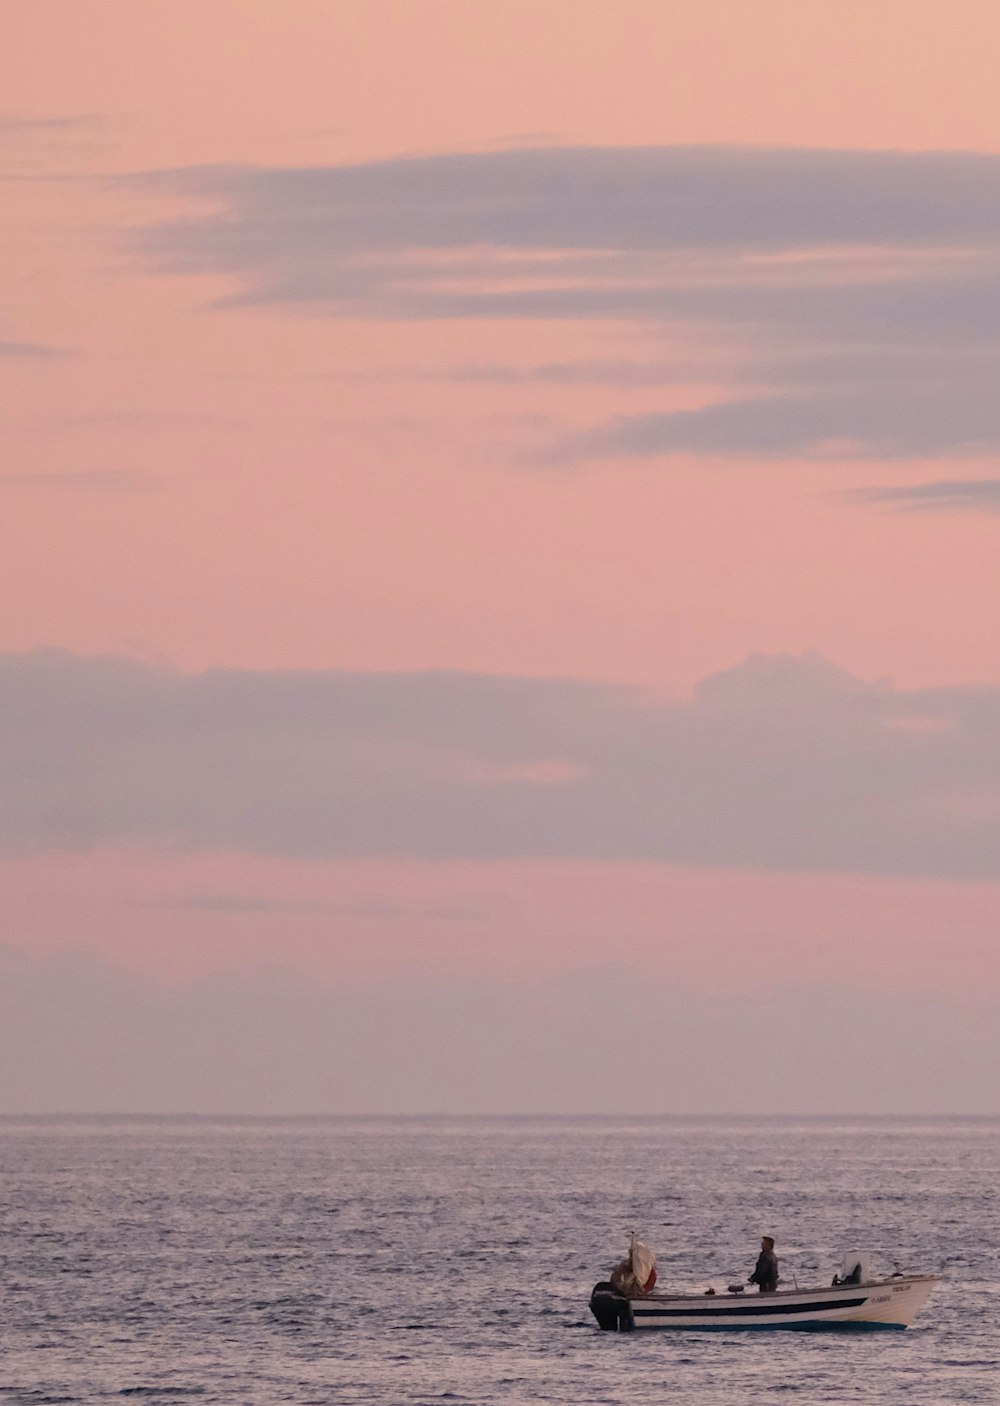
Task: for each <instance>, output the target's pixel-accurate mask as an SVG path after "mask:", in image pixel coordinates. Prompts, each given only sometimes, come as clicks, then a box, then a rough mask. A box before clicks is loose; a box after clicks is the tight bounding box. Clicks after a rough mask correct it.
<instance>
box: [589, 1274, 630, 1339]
mask: <svg viewBox="0 0 1000 1406" xmlns="http://www.w3.org/2000/svg"><path fill="white" fill-rule="evenodd" d="M590 1311H591V1313H592V1314H593V1315H594V1317H595V1318H596V1319H597V1323H598V1326H599V1327H600V1328H602V1329H603V1330H604V1332H606V1333H631V1331H632V1329H633V1328H634V1327H635V1322H634V1320H633V1318H632V1307H631V1305H630V1303H629V1301H628V1299H627V1298H625V1296H624V1294H619V1293H618V1291H617V1289H616V1288H615V1286H614V1285H613V1284H612V1283H611V1282H610V1281H609V1280H607V1279H602V1280H601V1281H600V1283H599V1284H595V1285H594V1287H593V1289H592V1291H591V1294H590Z"/></svg>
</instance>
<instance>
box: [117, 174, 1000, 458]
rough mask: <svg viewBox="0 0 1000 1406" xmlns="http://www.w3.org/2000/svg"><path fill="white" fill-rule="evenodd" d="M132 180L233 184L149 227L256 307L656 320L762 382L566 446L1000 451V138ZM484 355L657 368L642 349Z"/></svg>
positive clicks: (581, 374)
mask: <svg viewBox="0 0 1000 1406" xmlns="http://www.w3.org/2000/svg"><path fill="white" fill-rule="evenodd" d="M130 181H131V184H132V185H133V186H137V187H139V188H142V189H154V190H156V191H174V192H176V193H177V194H178V195H181V196H195V197H198V198H201V199H202V200H204V201H206V202H208V203H209V208H208V209H205V210H204V211H203V213H201V214H195V215H190V214H189V215H187V216H186V217H185V218H184V219H175V220H170V221H166V222H162V223H160V224H158V225H156V226H154V227H153V228H150V229H146V230H144V231H142V232H140V233H139V234H138V235H137V236H136V247H137V249H138V250H139V252H140V253H141V254H142V256H143V257H145V258H146V259H147V260H150V261H152V262H153V263H154V265H155V266H157V267H160V268H163V269H166V270H170V271H172V272H177V271H186V272H190V273H212V274H218V273H223V274H225V273H228V274H230V275H232V276H233V277H234V278H235V279H236V280H237V283H238V291H237V292H235V293H234V294H233V296H232V298H230V299H229V300H228V302H229V303H230V304H232V303H240V302H244V303H255V302H259V303H266V302H280V303H284V304H287V305H288V306H290V307H293V308H297V309H299V310H301V311H302V312H304V313H311V314H316V313H325V314H328V315H332V316H342V317H361V318H365V317H370V318H382V319H385V318H390V319H391V318H497V317H501V318H523V319H553V318H561V319H577V320H580V319H587V320H608V319H613V320H615V321H617V322H621V321H626V322H632V323H636V324H639V323H641V324H645V325H646V326H647V327H649V326H652V327H654V328H657V329H661V330H663V331H665V332H667V333H669V335H670V337H671V339H672V341H673V342H674V343H675V344H676V343H678V342H679V343H681V344H684V345H686V346H687V347H688V349H689V350H690V351H691V352H692V353H701V354H702V356H703V354H704V352H705V349H706V347H711V348H712V349H713V351H714V352H715V353H716V355H717V357H719V358H721V361H722V363H723V364H724V363H725V362H729V363H730V371H729V373H728V376H727V373H726V372H725V371H723V372H722V377H723V379H728V382H729V383H730V385H731V390H732V389H735V388H737V387H739V386H742V387H744V392H743V393H742V394H739V395H733V394H729V395H728V396H726V397H725V398H724V400H723V403H721V404H718V405H715V406H709V407H707V408H705V409H693V410H689V411H683V412H678V413H675V414H672V415H659V416H657V415H645V416H641V417H636V418H634V419H627V420H618V421H615V422H612V423H610V424H607V425H603V426H598V427H595V428H594V429H593V430H592V431H591V432H589V433H585V434H582V435H577V436H571V437H569V438H567V439H566V440H565V441H563V442H562V443H561V444H559V445H557V446H555V447H554V449H553V450H552V454H551V456H550V457H556V458H559V459H560V460H561V461H563V462H569V461H571V460H573V459H574V458H588V457H593V456H595V455H615V456H621V455H631V454H635V455H652V454H671V453H677V452H684V453H688V454H691V453H693V454H719V453H722V454H736V455H746V456H752V457H790V456H795V457H809V458H813V457H815V458H828V457H831V455H834V456H836V457H847V458H852V457H866V458H870V457H879V458H887V459H899V458H906V457H915V456H919V457H936V456H944V455H949V454H950V455H956V454H979V453H982V452H984V451H985V452H989V451H992V450H995V449H996V448H998V447H1000V414H998V412H997V409H996V402H997V397H996V394H995V384H996V368H997V365H998V362H1000V331H998V328H1000V156H997V155H993V154H972V153H960V152H915V153H906V152H862V151H824V150H792V149H787V150H769V149H756V148H736V147H697V148H689V147H647V148H613V147H612V148H601V147H548V148H542V149H531V148H528V149H525V148H519V149H515V150H501V151H485V152H477V153H464V154H445V155H437V156H425V157H410V158H401V159H397V160H390V161H380V162H371V163H367V164H362V165H356V166H333V167H312V168H302V169H297V168H281V167H278V168H263V167H251V166H214V167H201V168H189V169H185V170H177V171H164V172H153V173H147V174H145V175H141V176H135V177H131V178H130ZM915 349H917V350H916V351H915ZM971 357H975V358H976V359H977V360H976V365H975V367H974V368H973V374H972V375H971V376H970V375H969V370H970V367H969V362H970V358H971ZM685 360H690V358H689V357H688V356H686V355H685V356H681V357H680V358H679V361H680V362H681V363H683V362H684V361H685ZM479 374H480V375H481V376H482V375H484V374H485V375H486V376H487V378H490V379H494V380H496V381H498V382H502V381H504V380H509V381H510V382H511V383H512V384H516V383H517V382H518V381H519V379H520V378H521V376H522V375H523V376H525V377H526V378H531V377H534V378H535V379H538V380H548V381H551V382H553V383H560V382H562V383H565V384H571V383H574V382H585V381H587V380H588V379H592V378H595V377H596V379H599V380H606V381H609V382H610V383H612V384H620V385H640V384H648V383H649V382H647V381H646V379H645V375H646V373H644V372H643V371H642V370H641V369H640V368H638V367H636V366H634V365H633V366H629V365H628V363H618V364H612V363H606V364H604V365H603V367H602V366H600V365H594V364H591V365H590V367H589V369H588V367H587V365H586V363H583V362H581V363H580V364H579V365H578V366H577V367H576V368H575V369H574V367H573V366H572V365H571V364H566V365H565V366H560V365H558V364H553V365H552V366H550V367H548V368H546V367H545V366H544V365H543V366H540V367H536V368H535V370H534V371H533V372H531V371H529V372H527V373H514V372H511V371H509V370H504V369H502V368H493V369H492V370H491V369H489V368H487V369H486V371H485V372H480V373H479ZM476 375H477V373H476V371H475V369H474V368H472V369H471V370H470V371H468V372H467V373H466V377H467V378H469V379H475V378H476ZM665 379H669V377H667V378H665ZM674 379H676V377H675V378H674ZM747 386H752V387H754V392H753V393H752V394H749V395H748V394H746V393H745V388H746V387H747ZM793 387H797V391H795V392H794V393H793V390H792V388H793Z"/></svg>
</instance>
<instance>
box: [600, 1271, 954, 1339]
mask: <svg viewBox="0 0 1000 1406" xmlns="http://www.w3.org/2000/svg"><path fill="white" fill-rule="evenodd" d="M936 1280H937V1276H936V1275H934V1274H919V1275H905V1276H904V1275H900V1276H898V1277H896V1278H893V1279H886V1280H878V1281H874V1282H871V1283H867V1284H851V1285H846V1284H845V1285H839V1286H837V1287H836V1288H828V1289H786V1290H781V1291H779V1292H778V1293H774V1294H707V1295H696V1294H681V1295H667V1294H649V1295H647V1296H646V1297H645V1298H641V1299H625V1298H623V1297H622V1296H621V1295H620V1294H616V1293H615V1291H614V1290H613V1289H612V1288H611V1286H610V1285H603V1284H598V1285H597V1286H596V1287H595V1289H594V1292H593V1294H592V1295H591V1299H590V1307H591V1312H592V1313H593V1314H594V1317H595V1318H596V1319H597V1321H598V1323H599V1324H600V1326H601V1327H602V1328H605V1329H607V1330H611V1331H615V1330H617V1331H619V1332H632V1331H636V1332H638V1331H640V1330H641V1331H646V1330H648V1329H651V1328H659V1329H664V1328H673V1329H678V1328H680V1329H685V1330H690V1329H697V1330H705V1329H723V1330H726V1331H729V1332H732V1331H734V1330H737V1329H742V1328H771V1329H774V1328H799V1329H808V1330H815V1329H822V1328H906V1327H908V1326H909V1325H910V1324H911V1323H912V1322H913V1319H914V1318H915V1317H916V1315H917V1313H918V1312H919V1311H920V1309H921V1308H922V1307H923V1305H924V1304H925V1303H926V1301H927V1296H928V1295H929V1294H930V1291H931V1289H932V1288H933V1287H934V1284H935V1282H936Z"/></svg>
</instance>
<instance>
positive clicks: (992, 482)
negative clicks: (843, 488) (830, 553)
mask: <svg viewBox="0 0 1000 1406" xmlns="http://www.w3.org/2000/svg"><path fill="white" fill-rule="evenodd" d="M846 496H848V497H850V498H852V499H853V500H854V501H855V502H860V503H881V504H883V505H884V506H886V507H889V508H896V509H898V510H899V511H901V512H919V513H943V512H971V513H1000V478H980V479H944V480H939V481H937V482H935V483H907V484H900V485H897V486H895V487H880V488H859V489H856V490H855V491H854V492H852V493H850V494H848V495H846Z"/></svg>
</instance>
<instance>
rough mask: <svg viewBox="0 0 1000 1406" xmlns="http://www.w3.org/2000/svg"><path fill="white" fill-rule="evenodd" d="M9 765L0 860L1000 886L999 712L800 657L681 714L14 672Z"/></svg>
mask: <svg viewBox="0 0 1000 1406" xmlns="http://www.w3.org/2000/svg"><path fill="white" fill-rule="evenodd" d="M0 759H2V761H3V765H4V774H5V776H6V778H7V780H6V782H5V786H4V788H3V790H2V792H0V849H2V850H3V851H4V852H8V853H16V852H30V851H45V850H54V849H79V848H85V847H87V846H90V845H93V844H114V843H123V842H128V843H131V842H140V843H143V844H147V845H149V844H152V845H159V846H161V847H165V848H168V849H174V848H177V847H180V848H183V849H186V850H195V851H208V850H218V849H228V850H236V851H243V852H250V853H270V854H280V855H290V856H301V857H304V858H309V857H312V858H322V857H333V856H361V855H371V856H408V855H409V856H423V857H427V858H488V857H511V856H533V855H534V856H577V857H581V858H588V857H590V858H604V859H626V858H631V859H644V860H654V861H663V862H674V863H687V864H691V863H693V864H711V865H727V864H728V865H749V866H754V867H759V868H770V869H777V870H785V871H791V870H853V871H858V872H885V873H888V872H892V873H908V874H938V875H951V876H958V877H981V878H991V879H996V878H1000V853H998V850H997V845H996V827H997V825H998V824H1000V782H998V781H997V777H998V776H1000V691H998V690H995V689H971V688H970V689H963V688H952V689H938V690H928V691H919V692H904V691H900V690H895V689H893V688H892V687H890V686H889V685H888V684H886V683H866V682H864V681H861V680H858V679H855V678H853V677H852V676H851V675H850V674H848V673H846V672H844V671H843V670H840V669H837V668H835V667H834V666H833V665H832V664H829V663H827V662H826V661H824V660H822V659H820V658H818V657H816V656H804V657H802V658H793V657H786V656H776V657H754V658H751V659H750V660H748V661H747V662H746V663H745V664H743V665H742V666H741V667H740V668H738V669H734V670H731V671H729V672H727V673H724V674H720V675H716V676H714V677H713V678H712V679H709V680H706V681H705V683H704V684H703V685H702V687H701V688H700V689H699V691H698V693H697V695H696V696H695V697H694V698H693V699H691V700H687V701H679V702H671V701H665V700H660V699H657V698H651V697H648V696H640V695H635V694H632V693H629V692H626V691H622V690H614V689H610V688H607V687H602V686H600V685H596V684H589V683H585V682H581V681H574V680H565V681H559V680H545V679H531V678H497V677H491V676H484V675H473V674H460V673H420V674H361V673H348V672H339V671H328V672H296V673H263V672H258V673H254V672H249V671H238V670H211V671H208V672H206V673H203V674H181V673H178V672H176V671H173V670H170V669H166V668H154V667H152V666H149V665H146V664H143V663H139V662H137V661H133V660H128V659H124V658H97V659H87V658H77V657H74V656H71V655H67V654H62V653H59V652H42V653H34V654H26V655H6V656H0ZM209 896H210V897H211V895H209ZM203 899H204V895H203V896H202V901H203Z"/></svg>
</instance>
